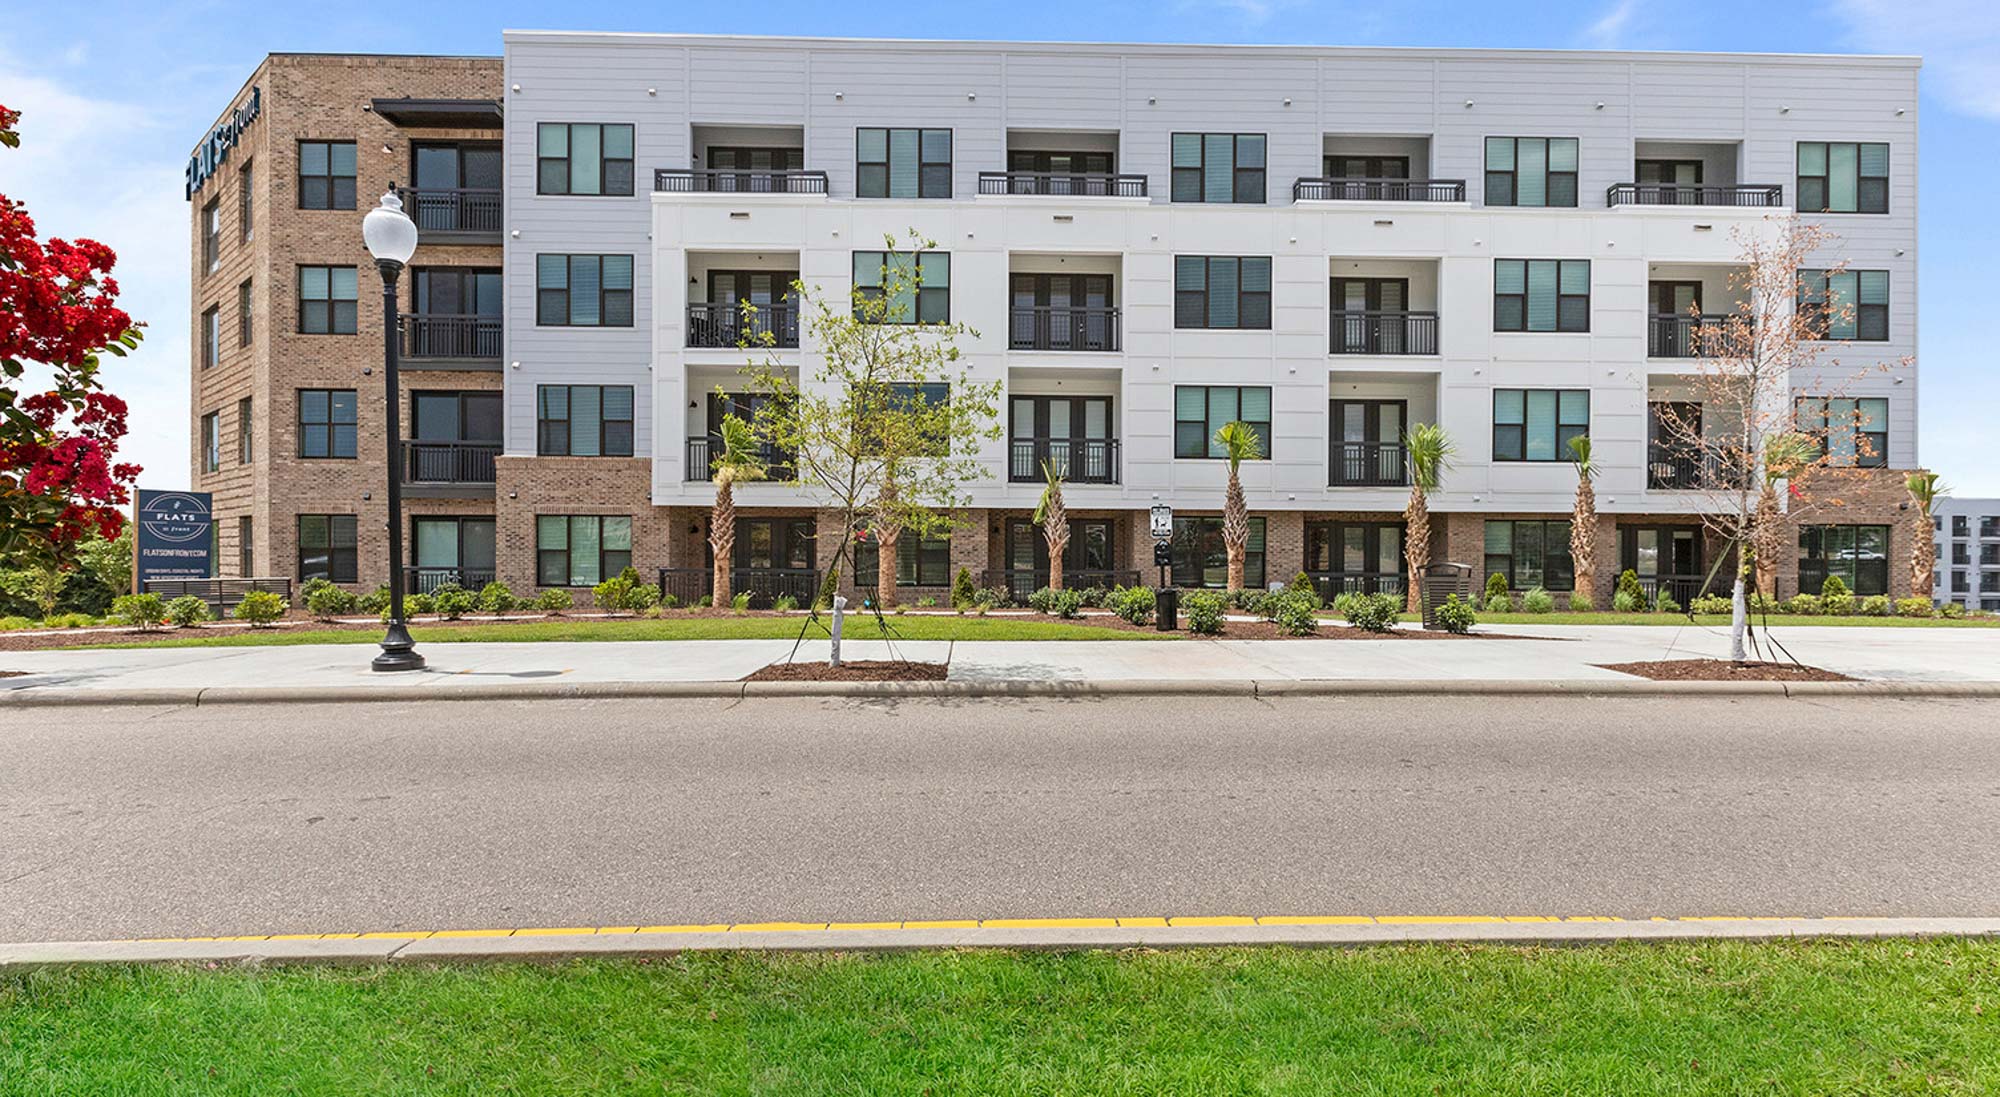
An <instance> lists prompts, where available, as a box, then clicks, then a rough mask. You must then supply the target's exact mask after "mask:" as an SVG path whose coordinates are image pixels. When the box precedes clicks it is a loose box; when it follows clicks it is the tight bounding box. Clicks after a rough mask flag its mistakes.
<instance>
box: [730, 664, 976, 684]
mask: <svg viewBox="0 0 2000 1097" xmlns="http://www.w3.org/2000/svg"><path fill="white" fill-rule="evenodd" d="M944 675H945V665H944V664H943V663H906V662H900V661H896V660H890V659H883V660H872V659H864V660H850V661H848V662H844V663H842V664H840V665H839V666H837V667H833V666H828V665H827V664H825V663H772V664H771V665H770V666H768V667H765V668H764V669H763V670H760V671H756V672H755V673H752V674H749V675H746V676H744V678H743V681H745V682H942V681H944Z"/></svg>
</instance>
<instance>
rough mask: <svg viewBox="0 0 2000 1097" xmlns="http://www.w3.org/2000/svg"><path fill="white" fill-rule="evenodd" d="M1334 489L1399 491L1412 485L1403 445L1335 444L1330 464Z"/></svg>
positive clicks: (1327, 478) (1330, 477)
mask: <svg viewBox="0 0 2000 1097" xmlns="http://www.w3.org/2000/svg"><path fill="white" fill-rule="evenodd" d="M1326 482H1327V484H1328V486H1330V487H1336V488H1354V487H1373V488H1397V487H1403V486H1405V485H1407V484H1408V483H1409V482H1410V474H1409V470H1408V468H1407V467H1406V466H1405V464H1404V455H1403V443H1401V442H1340V441H1336V442H1334V443H1333V457H1332V460H1331V461H1329V462H1328V464H1327V477H1326Z"/></svg>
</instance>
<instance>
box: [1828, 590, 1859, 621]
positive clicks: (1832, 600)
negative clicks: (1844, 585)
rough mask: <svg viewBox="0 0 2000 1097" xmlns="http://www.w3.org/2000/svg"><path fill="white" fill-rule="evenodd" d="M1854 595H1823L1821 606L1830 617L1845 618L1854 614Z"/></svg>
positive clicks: (1841, 593) (1845, 593) (1842, 592)
mask: <svg viewBox="0 0 2000 1097" xmlns="http://www.w3.org/2000/svg"><path fill="white" fill-rule="evenodd" d="M1854 604H1855V598H1854V595H1852V594H1849V593H1847V592H1846V591H1841V592H1840V593H1838V594H1822V595H1820V596H1819V606H1820V609H1821V610H1822V611H1824V612H1825V613H1826V615H1827V616H1828V617H1845V616H1847V615H1848V614H1850V613H1853V612H1854Z"/></svg>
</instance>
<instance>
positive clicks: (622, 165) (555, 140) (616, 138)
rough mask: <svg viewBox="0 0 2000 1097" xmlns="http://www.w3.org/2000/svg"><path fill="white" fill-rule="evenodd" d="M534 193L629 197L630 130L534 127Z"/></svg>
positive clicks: (574, 124)
mask: <svg viewBox="0 0 2000 1097" xmlns="http://www.w3.org/2000/svg"><path fill="white" fill-rule="evenodd" d="M535 144H536V148H535V193H536V194H574V195H604V194H612V195H629V194H631V193H632V126H631V124H630V123H626V124H622V125H614V124H602V123H596V122H543V123H542V124H541V125H540V126H538V127H536V138H535Z"/></svg>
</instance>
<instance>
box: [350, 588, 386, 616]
mask: <svg viewBox="0 0 2000 1097" xmlns="http://www.w3.org/2000/svg"><path fill="white" fill-rule="evenodd" d="M354 608H355V609H357V610H359V611H360V612H362V613H381V612H382V611H383V610H385V609H388V608H389V584H387V583H383V584H381V585H380V586H378V587H376V588H375V589H374V590H371V591H369V592H368V593H366V594H364V595H362V596H361V597H359V598H357V599H355V600H354Z"/></svg>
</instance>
